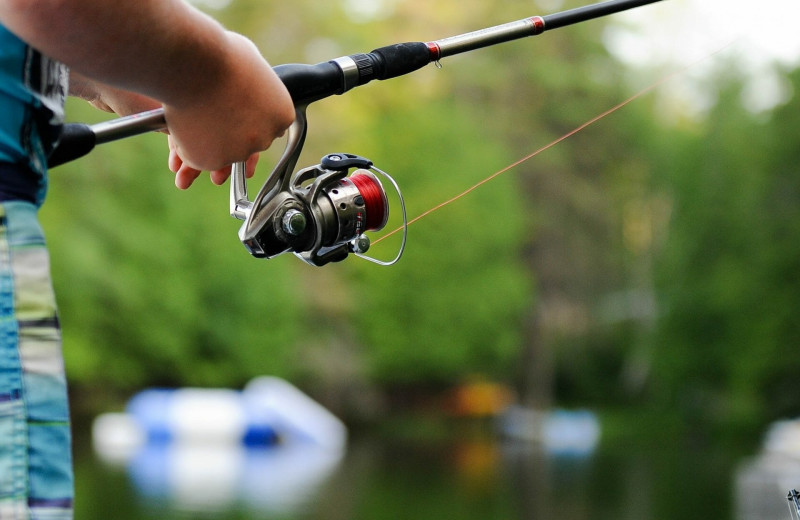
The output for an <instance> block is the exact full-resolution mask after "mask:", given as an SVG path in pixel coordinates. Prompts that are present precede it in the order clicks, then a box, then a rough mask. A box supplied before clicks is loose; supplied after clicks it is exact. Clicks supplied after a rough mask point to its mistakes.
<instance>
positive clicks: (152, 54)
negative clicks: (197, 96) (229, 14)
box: [0, 0, 231, 104]
mask: <svg viewBox="0 0 800 520" xmlns="http://www.w3.org/2000/svg"><path fill="white" fill-rule="evenodd" d="M0 20H2V22H3V24H4V25H6V26H7V27H8V28H9V29H10V30H11V31H13V32H15V33H16V34H17V35H18V36H20V37H21V38H22V39H24V40H26V41H27V42H29V43H30V44H31V45H33V46H34V47H36V48H37V49H38V50H40V51H41V52H43V53H45V54H47V55H48V56H51V57H53V58H55V59H58V60H60V61H62V62H64V63H66V64H67V65H69V66H70V67H71V68H73V69H74V70H76V71H78V72H80V73H82V74H83V75H85V76H88V77H90V78H93V79H96V80H100V81H103V82H105V83H108V84H110V85H114V86H116V87H119V88H123V89H128V90H135V91H137V92H141V93H143V94H146V95H148V96H151V97H153V98H155V99H158V100H160V101H162V102H164V103H167V104H172V103H175V104H180V103H185V102H186V101H187V99H186V98H187V94H188V92H187V91H189V92H192V91H193V92H197V91H198V89H199V90H202V88H201V87H202V86H203V85H213V84H214V83H215V82H216V81H218V80H219V79H220V77H221V76H222V75H224V74H225V73H226V69H227V68H229V67H230V66H231V65H230V63H229V60H230V59H231V53H230V50H229V47H230V43H229V41H228V36H227V33H226V32H225V30H224V29H223V28H222V27H221V26H220V25H219V24H218V23H217V22H216V21H214V20H213V19H211V18H209V17H208V16H206V15H205V14H203V13H201V12H200V11H198V10H196V9H194V8H193V7H191V6H189V5H188V4H186V3H185V2H183V1H182V0H138V1H136V2H116V1H114V2H109V1H108V0H0ZM86 28H91V30H87V29H86Z"/></svg>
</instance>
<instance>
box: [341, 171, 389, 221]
mask: <svg viewBox="0 0 800 520" xmlns="http://www.w3.org/2000/svg"><path fill="white" fill-rule="evenodd" d="M350 181H351V182H352V183H353V185H354V186H355V187H356V189H358V192H359V193H360V194H361V196H362V197H363V198H364V211H365V212H366V214H367V219H366V220H367V223H366V227H365V231H379V230H381V229H383V226H385V225H386V222H387V221H388V220H389V203H388V201H387V200H386V194H385V193H384V191H383V186H381V183H380V182H379V181H378V179H376V178H375V176H374V175H372V174H371V173H370V172H368V171H365V170H358V171H356V172H355V173H353V175H351V176H350Z"/></svg>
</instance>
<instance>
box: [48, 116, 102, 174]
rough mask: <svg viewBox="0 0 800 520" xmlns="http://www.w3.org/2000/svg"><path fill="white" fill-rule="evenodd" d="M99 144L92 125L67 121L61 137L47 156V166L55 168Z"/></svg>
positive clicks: (84, 153)
mask: <svg viewBox="0 0 800 520" xmlns="http://www.w3.org/2000/svg"><path fill="white" fill-rule="evenodd" d="M96 144H97V136H96V135H95V133H94V131H93V130H92V127H90V126H89V125H87V124H84V123H67V124H65V125H64V126H63V128H62V129H61V139H60V141H59V144H58V146H57V147H56V148H55V150H53V153H51V154H50V156H49V157H48V158H47V167H48V168H55V167H56V166H60V165H62V164H64V163H67V162H70V161H73V160H75V159H78V158H80V157H83V156H84V155H86V154H88V153H89V152H91V151H92V150H93V149H94V147H95V145H96Z"/></svg>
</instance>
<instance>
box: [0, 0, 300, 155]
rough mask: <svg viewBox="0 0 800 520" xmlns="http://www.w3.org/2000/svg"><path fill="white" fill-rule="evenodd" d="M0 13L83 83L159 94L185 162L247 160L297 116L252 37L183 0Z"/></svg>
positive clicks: (25, 5)
mask: <svg viewBox="0 0 800 520" xmlns="http://www.w3.org/2000/svg"><path fill="white" fill-rule="evenodd" d="M0 21H2V23H3V24H4V25H5V26H6V27H8V28H9V29H10V30H11V31H13V32H14V33H16V34H17V35H18V36H19V37H20V38H22V39H24V40H25V41H27V42H28V43H30V44H31V45H32V46H34V47H36V48H37V49H38V50H40V51H41V52H43V53H45V54H47V55H49V56H51V57H53V58H55V59H57V60H59V61H62V62H64V63H66V64H67V65H69V66H70V67H71V68H72V69H73V70H75V71H77V72H79V73H80V77H81V81H83V82H84V83H83V85H84V86H86V85H91V81H90V80H95V81H99V82H102V83H105V84H108V85H111V86H113V87H116V88H117V89H120V90H122V91H133V92H136V93H138V94H140V95H142V96H144V97H146V98H152V99H153V100H158V102H160V103H161V104H163V106H164V109H165V114H166V119H167V126H168V129H169V132H170V134H171V137H172V142H173V145H174V147H175V149H176V151H177V153H178V154H179V155H180V158H181V159H182V161H183V163H184V164H186V165H188V166H191V167H192V168H197V169H204V170H218V169H220V168H223V167H225V166H227V165H229V164H231V163H233V162H236V161H239V160H245V159H247V158H248V157H250V156H251V155H252V154H253V153H256V152H259V151H261V150H264V149H266V148H267V147H268V146H269V145H270V144H271V142H272V141H273V139H275V138H276V137H277V136H279V135H281V134H282V133H283V131H284V130H285V128H286V127H287V126H288V125H289V124H290V123H291V121H292V119H293V118H294V109H293V106H292V102H291V99H290V97H289V94H288V92H286V89H285V87H284V86H283V84H282V83H281V81H280V80H279V79H278V77H277V76H276V75H275V73H274V72H273V71H272V68H271V67H270V66H269V64H268V63H267V62H266V61H265V60H264V59H263V57H262V56H261V54H260V53H259V52H258V50H257V49H256V48H255V46H254V45H253V44H252V43H251V42H250V41H249V40H247V39H246V38H244V37H242V36H240V35H238V34H235V33H231V32H228V31H225V30H224V29H223V28H222V27H221V26H220V25H219V24H218V23H217V22H216V21H214V20H213V19H211V18H210V17H208V16H206V15H205V14H203V13H201V12H200V11H198V10H196V9H194V8H193V7H191V6H190V5H188V4H186V3H185V2H184V1H183V0H135V1H132V0H117V1H115V2H109V1H108V0H0ZM98 90H99V91H102V90H103V87H98ZM110 108H114V107H110Z"/></svg>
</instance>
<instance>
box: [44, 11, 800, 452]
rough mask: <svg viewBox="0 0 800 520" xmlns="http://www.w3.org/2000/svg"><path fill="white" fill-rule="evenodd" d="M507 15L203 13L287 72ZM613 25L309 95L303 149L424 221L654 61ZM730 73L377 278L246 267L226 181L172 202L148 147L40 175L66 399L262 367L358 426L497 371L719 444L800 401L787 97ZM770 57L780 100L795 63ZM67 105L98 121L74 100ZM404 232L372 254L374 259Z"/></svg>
mask: <svg viewBox="0 0 800 520" xmlns="http://www.w3.org/2000/svg"><path fill="white" fill-rule="evenodd" d="M496 4H498V3H497V2H495V3H492V2H478V1H475V0H470V1H466V2H464V1H456V0H452V1H451V0H445V1H442V2H436V4H435V6H432V5H430V4H427V3H426V4H424V5H425V6H426V7H425V8H424V9H420V8H419V6H420V5H421V4H420V3H419V2H415V1H405V2H400V1H398V2H383V3H381V2H377V3H375V5H377V6H384V7H386V6H389V7H390V8H391V9H389V10H387V11H381V10H380V9H378V10H370V9H366V8H365V6H368V5H370V4H368V3H364V2H355V1H342V2H322V3H320V2H313V1H311V0H297V1H295V2H292V3H291V4H286V3H279V2H268V3H264V2H256V1H255V0H236V1H235V2H233V3H230V4H229V5H225V6H222V7H220V8H213V6H210V5H204V6H203V7H204V8H205V9H208V10H209V11H210V12H212V14H213V15H214V16H215V17H217V18H219V19H220V20H221V21H222V22H223V23H225V24H226V25H227V26H229V27H231V28H233V29H236V30H238V31H241V32H244V33H245V34H247V35H248V36H250V37H251V38H253V40H254V41H255V42H256V43H257V44H258V45H259V47H260V48H261V49H262V50H263V51H264V52H265V54H266V55H267V56H268V57H269V59H270V61H271V62H272V63H273V64H278V63H288V62H304V63H315V62H318V61H323V60H327V59H331V58H333V57H335V56H339V55H345V54H351V53H354V52H363V51H366V50H369V49H372V48H375V47H379V46H382V45H386V44H389V43H394V42H400V41H416V40H420V39H435V38H439V37H443V36H447V35H451V34H458V33H461V32H464V31H467V30H471V29H474V28H479V27H485V26H489V25H493V24H498V23H503V22H506V21H508V20H512V19H518V18H523V17H526V16H529V15H530V14H531V10H532V9H533V8H535V7H538V6H535V5H534V6H532V5H531V2H520V1H513V0H512V1H504V2H502V9H498V8H497V7H498V6H497V5H496ZM571 4H572V2H566V3H565V4H564V6H563V7H569V6H570V5H571ZM545 7H547V6H543V7H541V8H539V9H538V10H539V11H543V10H545V9H544V8H545ZM612 23H614V22H613V21H612V20H603V21H596V22H593V23H590V24H583V25H580V26H575V27H573V28H570V29H568V30H563V31H555V32H553V33H548V34H547V35H546V37H541V38H538V39H536V40H535V41H533V42H524V43H516V44H506V45H503V46H498V47H494V48H490V49H485V50H481V51H477V52H474V53H470V54H469V55H465V56H460V57H453V58H450V59H448V60H446V61H445V62H444V63H443V65H444V69H443V70H438V69H437V68H435V67H428V68H426V69H424V70H422V71H419V72H417V73H415V74H413V75H410V76H407V77H404V78H398V79H395V80H392V81H391V82H385V83H375V84H370V85H367V86H364V87H361V88H359V89H357V90H354V91H353V92H351V93H348V94H347V95H346V96H342V97H337V98H333V99H329V100H325V101H324V102H320V103H318V104H316V105H314V106H312V107H311V108H310V110H309V118H310V125H311V126H310V135H309V142H308V144H307V146H306V151H305V153H304V155H303V157H302V158H301V161H300V162H301V165H307V164H313V163H315V162H316V161H317V160H318V158H319V157H321V156H322V155H324V154H326V153H330V152H333V151H347V152H352V153H357V154H359V155H362V156H366V157H369V158H371V159H373V160H374V161H375V163H376V164H377V165H378V166H379V167H381V168H382V169H384V170H386V171H388V172H389V173H391V174H392V175H394V176H395V177H396V179H397V180H398V181H399V183H400V185H401V187H402V188H403V192H404V195H405V197H406V200H407V202H408V205H409V214H410V215H411V216H412V217H413V216H416V215H418V214H420V213H422V212H424V211H426V210H427V209H429V208H431V207H432V206H434V205H436V204H438V203H440V202H442V201H444V200H446V199H448V198H450V197H451V196H453V195H455V194H457V193H460V192H461V191H463V190H464V189H466V188H468V187H470V186H472V185H473V184H475V183H477V182H478V181H480V180H482V179H483V178H485V177H486V176H488V175H490V174H491V173H493V172H495V171H497V170H499V169H501V168H503V167H505V166H506V165H507V164H509V163H511V162H513V161H515V160H517V159H519V158H521V157H524V156H526V155H527V154H529V153H531V152H532V151H534V150H536V149H538V148H540V147H541V146H543V145H545V144H547V143H548V142H550V141H552V140H554V139H555V138H557V137H559V136H561V135H563V134H564V133H565V132H568V131H570V130H572V129H573V128H575V127H577V126H578V125H580V124H582V123H583V122H585V121H586V120H588V119H590V118H591V117H593V116H595V115H597V114H599V113H601V112H603V111H605V110H606V109H608V108H609V107H612V106H614V105H615V104H617V103H619V102H620V101H622V100H623V99H625V98H627V97H628V96H630V95H631V94H632V93H633V92H635V91H636V90H637V88H639V87H640V86H641V85H643V84H647V83H648V82H650V81H653V80H655V79H656V78H659V77H662V76H663V75H664V74H666V72H667V71H666V70H664V69H663V68H659V67H657V66H655V65H653V66H652V67H649V68H645V69H638V70H632V69H631V68H629V67H627V66H625V65H624V64H622V63H620V62H619V61H618V60H617V59H616V58H615V57H614V56H612V55H611V54H610V53H609V51H608V50H607V49H606V47H605V46H604V45H603V41H604V38H603V36H604V34H605V33H604V31H606V30H607V27H608V26H609V24H612ZM722 65H725V66H720V69H719V70H720V72H719V73H718V74H717V75H716V76H715V77H713V78H709V79H708V80H707V83H706V84H705V85H704V89H705V93H706V95H707V96H708V97H709V99H711V102H710V103H708V106H707V107H705V108H704V109H702V110H699V111H697V110H695V111H690V110H682V109H681V107H680V106H677V107H676V105H675V104H674V103H673V104H670V102H669V99H670V98H669V97H668V96H666V95H665V94H666V92H669V90H670V86H671V85H673V86H674V85H675V83H676V82H681V81H685V78H683V79H682V78H678V79H673V80H671V82H670V83H667V84H666V85H665V86H662V87H660V88H659V89H658V90H656V91H655V93H650V94H648V95H646V96H644V97H641V98H639V99H637V100H636V101H635V102H632V103H631V104H629V105H628V106H626V107H625V108H624V109H622V110H620V111H618V112H616V113H614V114H613V115H611V116H609V117H607V118H605V119H604V120H602V121H600V122H598V123H596V124H594V125H592V126H590V127H589V128H587V129H586V130H584V131H583V132H581V133H579V134H577V135H575V136H573V137H571V138H569V139H567V140H565V141H563V142H561V143H560V144H558V145H557V146H556V147H554V148H552V149H550V150H548V151H547V152H545V153H543V154H541V155H539V156H537V157H536V158H534V159H532V160H530V161H527V162H525V163H523V164H522V165H520V166H519V167H517V168H514V169H513V170H511V171H510V172H508V173H506V174H504V175H502V176H500V177H498V178H497V179H495V180H494V181H492V182H490V183H488V184H486V185H484V186H482V187H481V188H480V189H479V190H476V191H475V192H473V193H471V194H470V195H469V196H467V197H465V198H463V199H460V200H459V201H458V202H456V203H454V204H452V205H450V206H447V207H445V208H444V209H442V210H440V211H438V212H436V213H434V214H432V215H431V216H429V217H427V218H425V219H423V220H422V221H420V222H419V223H418V224H415V225H414V226H412V227H411V229H410V236H409V245H408V249H407V253H406V255H405V257H404V258H403V260H402V261H401V263H400V264H399V265H397V266H395V267H393V268H389V269H383V268H380V267H377V266H374V265H372V264H367V263H364V262H359V261H357V260H356V259H348V260H347V261H346V262H344V263H342V264H339V265H332V266H326V267H325V268H323V269H316V268H311V267H309V266H306V265H305V264H303V263H302V262H299V261H297V260H296V259H294V258H292V257H291V256H283V257H280V258H278V259H274V260H269V261H259V260H255V259H252V258H250V257H249V256H248V255H247V253H246V252H245V250H244V249H243V247H242V246H241V245H240V244H239V242H238V239H237V237H236V231H237V229H238V225H239V223H238V221H235V220H233V219H231V218H230V217H229V216H228V214H227V206H228V193H227V188H218V187H214V186H211V185H210V183H204V182H200V183H199V185H197V186H195V187H193V188H192V189H191V190H189V191H187V192H179V191H177V190H176V189H175V188H174V187H173V184H172V178H171V175H170V174H169V172H168V170H167V168H166V144H165V142H164V138H163V136H161V135H149V136H142V137H137V138H135V139H129V140H126V141H125V142H124V143H117V144H108V145H104V146H102V147H100V148H99V149H98V150H97V151H95V152H93V153H92V154H91V155H89V156H88V157H86V158H83V159H81V160H79V161H76V162H74V163H72V164H69V165H66V166H64V167H62V168H59V169H58V170H55V171H54V172H53V174H52V182H51V184H52V185H51V190H50V196H49V200H48V202H47V203H46V205H45V207H44V209H43V210H42V218H43V221H44V223H45V228H46V231H47V234H48V239H49V243H50V247H51V250H52V255H53V270H54V276H55V283H56V286H57V292H58V294H59V304H60V308H61V318H62V323H63V327H64V337H65V354H66V361H67V365H68V373H69V377H70V379H71V384H72V389H73V390H72V391H73V402H74V403H75V407H76V409H77V410H78V411H79V412H80V411H87V412H95V411H98V410H102V409H106V408H109V407H115V406H119V404H120V403H121V402H123V400H124V399H125V398H126V397H127V396H128V395H130V394H131V393H133V392H135V391H136V390H138V389H140V388H142V387H145V386H150V385H163V386H178V385H200V386H232V387H238V386H241V385H242V384H243V383H244V382H245V381H247V380H248V379H249V378H251V377H253V376H255V375H259V374H265V373H268V374H275V375H280V376H283V377H287V378H289V379H291V380H293V381H294V382H296V383H297V384H299V385H300V386H302V387H304V388H305V389H306V390H308V391H309V392H311V393H312V394H313V395H315V397H317V398H319V399H320V400H321V401H323V402H324V403H326V404H327V405H328V406H331V407H332V408H334V409H335V410H336V411H337V412H339V413H340V414H342V415H344V416H347V417H361V418H364V417H374V416H376V415H377V414H379V413H381V411H382V410H383V411H385V410H386V409H387V408H386V406H387V404H386V403H392V402H396V401H397V400H396V399H395V400H394V401H393V400H392V399H391V397H392V396H395V397H396V396H398V395H401V396H402V395H411V394H414V393H415V392H422V393H434V394H435V393H437V392H439V391H441V390H442V389H445V388H448V387H450V386H452V385H456V384H459V383H463V382H465V381H473V380H485V379H489V380H495V381H500V382H504V383H507V384H509V385H511V386H512V387H514V388H515V389H516V390H517V394H518V399H519V400H520V401H521V402H523V403H525V404H528V405H531V406H535V407H549V406H553V405H564V406H591V407H595V408H599V409H606V410H618V409H626V410H634V411H636V410H648V411H655V412H658V413H659V414H660V415H661V416H662V417H666V420H667V421H670V422H671V423H674V425H675V426H676V427H678V428H679V429H680V430H681V431H686V432H687V433H692V434H694V435H698V434H699V435H701V436H702V435H706V434H708V435H711V434H714V435H715V437H717V438H719V435H717V434H720V433H722V434H723V436H734V435H742V434H744V435H752V434H754V433H755V432H757V431H758V430H759V428H760V427H761V426H762V425H763V424H764V421H767V420H770V419H773V418H776V417H782V416H787V415H795V414H797V412H798V409H800V395H798V394H797V393H796V392H794V391H793V384H792V383H793V380H794V375H795V374H796V373H797V369H798V364H800V362H798V360H797V356H796V355H795V353H796V345H797V338H798V320H797V318H796V309H797V308H798V304H799V303H800V284H798V281H797V274H796V273H797V268H798V267H800V266H798V262H799V261H800V250H798V249H799V248H800V246H798V244H800V240H799V239H800V224H798V222H800V219H798V216H800V215H798V213H800V180H798V179H799V178H800V176H798V171H797V169H798V166H797V165H798V159H799V157H798V147H797V145H796V139H795V138H794V136H796V135H798V131H800V118H799V117H798V115H797V114H798V111H797V110H796V105H797V101H796V99H795V97H794V96H789V97H788V101H787V102H785V103H784V104H781V105H779V106H777V107H775V108H773V109H770V110H767V111H762V112H752V111H749V110H748V109H746V108H745V107H744V105H743V102H742V93H743V89H744V88H745V87H744V71H742V70H739V69H737V68H736V66H735V64H727V63H723V64H722ZM780 73H781V75H782V76H781V77H782V78H784V80H785V82H786V84H787V85H790V92H796V91H797V89H798V86H800V73H799V72H798V71H791V70H785V71H780ZM68 115H69V117H70V119H72V120H76V121H98V120H103V119H106V118H107V117H108V116H107V115H104V114H98V113H96V112H94V111H93V110H92V109H91V108H88V107H86V106H84V105H83V104H82V103H80V102H77V101H73V102H71V103H70V105H69V107H68ZM280 146H281V145H280V144H278V145H276V148H280ZM276 153H277V151H275V150H273V151H270V152H268V153H267V154H265V157H264V158H263V160H262V165H261V168H260V172H261V173H260V174H259V175H260V176H261V178H264V176H265V175H266V171H267V169H268V167H269V164H270V163H271V162H272V161H273V160H274V157H275V156H276ZM251 189H252V188H251ZM392 224H394V225H396V224H397V220H396V219H395V220H394V221H393V223H392ZM392 224H390V226H388V227H389V228H392ZM395 246H396V242H395V243H391V241H387V243H385V244H381V245H379V246H376V248H375V250H374V251H375V253H376V254H378V255H381V256H384V257H389V256H391V255H392V248H393V247H395ZM401 401H402V399H401Z"/></svg>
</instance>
